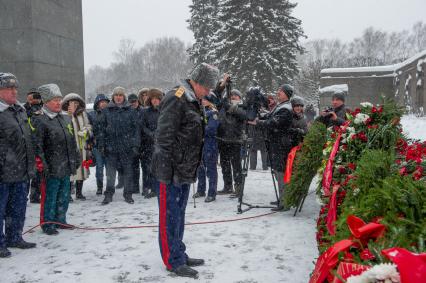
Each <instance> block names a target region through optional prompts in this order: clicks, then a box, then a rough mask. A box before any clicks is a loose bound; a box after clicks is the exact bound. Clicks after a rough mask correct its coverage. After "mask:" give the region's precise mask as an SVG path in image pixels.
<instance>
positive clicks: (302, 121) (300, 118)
mask: <svg viewBox="0 0 426 283" xmlns="http://www.w3.org/2000/svg"><path fill="white" fill-rule="evenodd" d="M291 133H292V134H293V136H292V141H293V146H297V145H298V144H299V143H301V142H302V141H303V138H304V137H305V136H306V134H307V133H308V122H307V121H306V118H305V116H304V115H303V114H296V113H294V112H293V124H292V126H291Z"/></svg>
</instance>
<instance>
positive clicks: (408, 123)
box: [401, 115, 426, 141]
mask: <svg viewBox="0 0 426 283" xmlns="http://www.w3.org/2000/svg"><path fill="white" fill-rule="evenodd" d="M401 123H402V127H403V130H404V133H406V134H407V135H408V136H409V137H410V138H413V139H419V140H422V141H424V140H426V117H416V116H413V115H407V116H404V117H402V120H401Z"/></svg>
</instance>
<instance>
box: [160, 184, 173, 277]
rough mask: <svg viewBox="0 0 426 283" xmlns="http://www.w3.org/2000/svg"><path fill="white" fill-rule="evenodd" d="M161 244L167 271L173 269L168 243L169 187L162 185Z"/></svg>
mask: <svg viewBox="0 0 426 283" xmlns="http://www.w3.org/2000/svg"><path fill="white" fill-rule="evenodd" d="M159 230H160V242H161V250H162V253H161V257H162V258H163V262H164V264H165V265H166V267H167V269H172V266H171V265H170V263H169V257H170V249H169V243H168V241H167V186H166V184H164V183H160V228H159Z"/></svg>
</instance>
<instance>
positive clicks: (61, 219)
mask: <svg viewBox="0 0 426 283" xmlns="http://www.w3.org/2000/svg"><path fill="white" fill-rule="evenodd" d="M70 194H71V189H70V177H69V176H67V177H64V178H48V179H47V180H46V186H45V191H43V190H42V192H41V196H42V197H41V205H40V209H41V212H40V215H41V217H42V219H41V222H58V223H63V224H66V223H67V219H66V215H67V211H68V205H69V201H70ZM55 227H56V225H55V224H45V225H43V227H42V228H43V230H46V229H49V228H55Z"/></svg>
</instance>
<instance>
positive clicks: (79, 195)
mask: <svg viewBox="0 0 426 283" xmlns="http://www.w3.org/2000/svg"><path fill="white" fill-rule="evenodd" d="M75 197H76V199H79V200H86V197H85V196H83V181H77V182H76V194H75Z"/></svg>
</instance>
